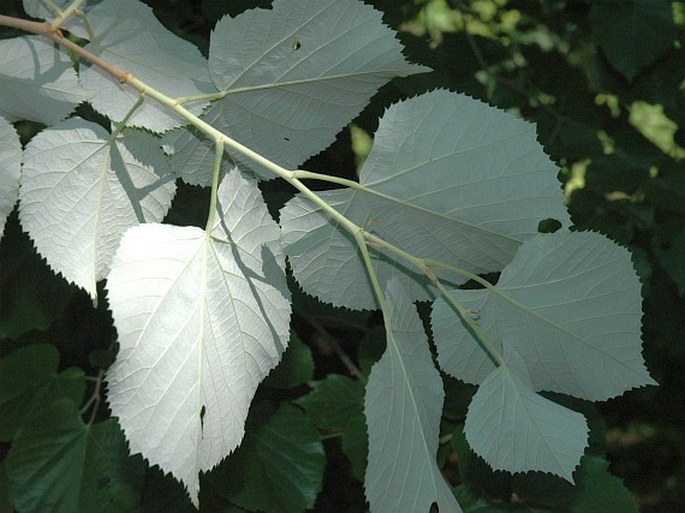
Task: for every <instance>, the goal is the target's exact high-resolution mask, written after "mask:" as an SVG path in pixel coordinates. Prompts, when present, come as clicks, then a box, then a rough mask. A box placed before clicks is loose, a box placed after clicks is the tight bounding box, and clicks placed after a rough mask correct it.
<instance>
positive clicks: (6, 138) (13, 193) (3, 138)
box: [0, 116, 22, 239]
mask: <svg viewBox="0 0 685 513" xmlns="http://www.w3.org/2000/svg"><path fill="white" fill-rule="evenodd" d="M21 155H22V149H21V143H20V142H19V135H17V132H16V131H15V130H14V127H13V126H12V125H10V124H9V122H8V121H7V120H6V119H5V118H3V117H2V116H0V239H2V234H3V233H4V230H5V221H6V220H7V216H8V215H9V214H10V212H12V210H13V209H14V205H15V204H16V202H17V197H18V196H19V171H20V169H21Z"/></svg>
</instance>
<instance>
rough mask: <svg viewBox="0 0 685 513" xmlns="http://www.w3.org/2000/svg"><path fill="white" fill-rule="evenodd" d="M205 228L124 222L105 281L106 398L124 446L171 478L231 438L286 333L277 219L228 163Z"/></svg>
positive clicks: (207, 461) (214, 458)
mask: <svg viewBox="0 0 685 513" xmlns="http://www.w3.org/2000/svg"><path fill="white" fill-rule="evenodd" d="M218 199H219V205H218V212H217V214H218V215H217V222H216V226H215V228H214V230H213V231H212V234H211V236H210V235H208V234H207V233H206V232H205V231H204V230H201V229H200V228H196V227H179V226H170V225H161V224H145V225H141V226H138V227H135V228H132V229H131V230H129V231H128V232H127V233H126V234H125V235H124V237H123V239H122V241H121V245H120V247H119V249H118V251H117V253H116V255H115V258H114V261H113V264H112V271H111V273H110V275H109V277H108V283H107V289H108V296H109V299H110V304H111V308H112V313H113V317H114V322H115V326H116V328H117V332H118V334H119V344H120V351H119V354H118V355H117V358H116V361H115V362H114V364H113V366H112V368H111V369H110V371H109V372H108V375H107V376H108V377H107V385H108V400H109V404H110V406H111V408H112V414H113V415H114V416H116V417H119V421H120V423H121V426H122V428H123V430H124V432H125V434H126V437H127V438H128V440H129V443H130V446H131V450H132V451H133V452H140V453H142V454H143V456H144V457H145V458H147V459H148V460H149V461H150V463H151V464H158V465H159V466H160V467H161V468H162V470H164V471H165V472H171V474H172V475H173V476H174V477H176V478H177V479H179V480H181V481H182V482H183V483H184V485H185V486H186V487H187V489H188V492H189V494H190V497H191V499H192V501H193V503H194V504H195V505H197V501H198V491H199V480H198V474H199V472H201V471H206V470H209V469H211V468H212V467H213V466H214V465H216V464H217V463H218V462H219V461H221V460H222V459H223V458H224V457H226V456H227V455H228V454H229V453H230V452H231V451H233V449H235V447H236V446H237V445H238V444H239V443H240V441H241V440H242V437H243V432H244V423H245V419H246V417H247V412H248V408H249V406H250V402H251V400H252V397H253V396H254V393H255V391H256V389H257V386H258V385H259V383H260V381H261V380H262V379H263V378H264V377H265V376H266V375H267V374H268V373H269V371H270V370H271V369H272V368H273V367H275V366H276V364H277V363H278V361H279V359H280V356H281V353H282V352H283V351H284V350H285V346H286V345H287V342H288V335H289V323H290V295H289V291H288V289H287V285H286V281H285V271H284V259H283V254H282V251H281V248H280V241H279V239H280V231H279V228H278V225H277V224H276V223H275V222H274V221H273V219H271V217H270V216H269V213H268V210H267V207H266V204H265V203H264V201H263V200H262V197H261V194H260V192H259V189H258V188H257V185H256V183H255V182H253V181H249V180H247V179H245V178H243V177H242V176H241V174H240V173H239V172H238V171H237V170H235V169H234V170H233V171H232V172H231V173H229V174H228V175H227V176H226V177H225V178H224V179H223V181H222V183H221V185H220V187H219V198H218Z"/></svg>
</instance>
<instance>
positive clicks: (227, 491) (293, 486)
mask: <svg viewBox="0 0 685 513" xmlns="http://www.w3.org/2000/svg"><path fill="white" fill-rule="evenodd" d="M254 410H255V411H253V412H251V413H250V420H249V421H248V427H247V433H246V435H245V440H244V441H243V443H242V444H241V446H240V447H239V448H238V450H236V452H235V454H233V455H231V456H230V457H229V458H228V460H227V461H226V462H225V463H223V464H222V465H220V466H219V467H218V468H217V469H216V471H214V472H212V473H211V474H209V476H208V478H209V479H214V480H215V481H216V482H217V489H218V490H219V491H220V492H221V491H223V492H222V494H223V495H224V496H225V497H226V498H228V499H229V500H231V501H232V502H234V503H236V504H237V505H238V506H240V507H242V508H245V509H247V510H250V511H266V512H269V513H282V512H285V511H287V512H292V513H296V512H300V511H302V512H303V511H305V510H306V509H309V508H312V507H313V506H314V502H315V500H316V496H317V495H318V493H319V490H320V489H321V485H322V482H323V469H324V464H325V456H324V451H323V445H322V443H321V440H320V439H319V435H318V433H317V432H316V429H315V428H314V426H313V425H312V424H310V422H309V420H308V419H307V417H306V415H305V414H304V413H303V412H302V411H301V410H299V409H297V408H294V407H293V406H290V405H288V404H283V405H281V407H280V408H279V409H278V410H277V411H275V412H273V413H271V412H269V411H268V409H267V408H264V407H260V406H257V407H256V408H255V409H254ZM219 483H220V486H219Z"/></svg>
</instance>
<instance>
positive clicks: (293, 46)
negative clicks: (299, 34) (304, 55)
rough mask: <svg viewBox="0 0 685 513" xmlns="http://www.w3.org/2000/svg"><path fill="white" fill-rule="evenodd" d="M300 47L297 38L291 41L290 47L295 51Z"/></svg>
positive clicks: (300, 44)
mask: <svg viewBox="0 0 685 513" xmlns="http://www.w3.org/2000/svg"><path fill="white" fill-rule="evenodd" d="M300 48H302V43H300V42H299V41H298V40H297V39H296V40H295V41H293V44H292V49H293V50H294V51H295V52H296V51H298V50H299V49H300Z"/></svg>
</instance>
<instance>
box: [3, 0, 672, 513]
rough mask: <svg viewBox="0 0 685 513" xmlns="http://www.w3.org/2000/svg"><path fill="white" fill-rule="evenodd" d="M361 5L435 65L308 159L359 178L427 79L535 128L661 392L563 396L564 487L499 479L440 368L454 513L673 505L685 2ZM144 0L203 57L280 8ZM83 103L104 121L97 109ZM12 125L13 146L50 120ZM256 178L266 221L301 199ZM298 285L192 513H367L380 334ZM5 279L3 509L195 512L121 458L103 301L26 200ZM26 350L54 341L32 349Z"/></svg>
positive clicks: (153, 472)
mask: <svg viewBox="0 0 685 513" xmlns="http://www.w3.org/2000/svg"><path fill="white" fill-rule="evenodd" d="M367 1H368V2H369V3H371V4H373V5H375V6H376V7H377V8H378V9H380V10H382V11H383V12H384V13H385V18H384V19H385V21H386V23H388V24H389V25H390V26H392V27H393V28H394V29H396V30H399V31H400V35H399V37H400V38H401V39H402V42H403V43H404V45H405V47H406V51H405V53H406V55H407V56H408V57H409V58H410V59H411V60H412V61H415V62H419V63H421V64H425V65H428V66H430V67H432V68H433V69H434V72H432V73H429V74H424V75H420V76H416V77H411V78H408V79H403V80H397V81H394V82H393V83H392V84H390V85H389V86H387V87H385V88H383V89H382V90H381V91H380V92H379V93H378V94H377V95H376V96H375V98H374V99H373V101H372V103H371V104H370V105H369V107H368V108H367V109H366V110H365V111H364V112H363V113H362V115H361V116H360V117H359V118H358V119H357V120H355V127H356V128H355V130H354V131H351V130H349V129H346V130H344V131H343V132H342V133H341V134H340V135H339V137H338V140H337V141H336V142H335V143H334V144H333V145H332V146H331V147H330V148H329V149H328V150H326V151H325V152H323V153H322V154H320V155H318V156H316V157H314V158H312V159H311V160H310V161H309V162H307V163H306V164H305V165H304V167H305V168H307V169H311V170H315V171H319V172H327V173H334V174H339V175H342V176H346V177H354V176H355V173H356V168H357V163H358V159H359V158H360V156H363V155H360V152H362V153H363V149H362V150H360V147H361V145H360V144H359V134H360V133H363V132H360V130H362V131H364V132H367V133H369V134H373V131H374V130H375V127H376V126H377V122H378V117H379V116H380V115H381V114H382V112H383V109H384V108H385V107H387V106H388V105H389V104H390V103H391V102H393V101H395V100H397V99H399V98H403V97H406V96H411V95H413V94H418V93H421V92H424V91H427V90H431V89H435V88H437V87H443V88H449V89H451V90H454V91H458V92H465V93H467V94H469V95H471V96H473V97H474V98H478V99H480V100H483V101H485V102H488V103H490V104H491V105H495V106H498V107H500V108H504V109H508V110H510V111H512V112H515V113H517V114H519V115H521V116H522V117H524V118H526V119H528V120H530V121H533V122H535V123H536V124H537V126H538V134H539V139H540V141H541V142H542V143H543V144H544V146H545V149H546V151H547V152H548V153H549V154H550V155H551V157H552V159H553V160H554V161H555V162H557V163H558V165H559V167H560V169H561V171H560V173H559V177H558V178H559V180H560V184H559V186H560V190H561V187H562V184H564V183H567V182H568V187H567V203H568V207H569V209H570V212H571V215H572V219H573V222H574V224H575V227H576V228H577V229H582V230H596V231H600V232H602V233H604V234H606V235H607V236H608V237H610V238H612V239H614V240H615V241H617V242H619V243H620V244H623V245H626V246H627V247H629V248H630V249H631V251H632V253H633V255H634V263H635V267H636V269H637V271H638V273H639V274H640V276H641V278H642V281H643V284H644V288H643V294H644V311H645V316H644V336H643V339H644V356H645V359H646V361H647V366H648V368H649V369H650V371H651V373H652V375H653V376H654V377H655V379H657V381H659V383H660V384H661V386H660V387H658V388H657V387H651V388H647V389H642V390H637V391H632V392H629V393H627V394H625V395H624V396H623V397H620V398H617V399H613V400H611V401H607V402H605V403H600V404H596V405H594V404H590V403H587V402H582V401H576V400H570V399H568V398H563V397H555V399H557V400H559V401H561V402H562V403H563V404H566V405H568V406H569V407H571V408H574V409H577V410H578V411H581V412H582V413H583V414H585V415H586V417H587V418H588V420H589V423H590V426H591V437H590V447H589V449H588V450H587V452H586V456H585V457H584V459H583V462H582V465H581V467H580V468H579V469H578V470H577V472H576V474H575V478H576V481H577V483H578V485H577V486H576V487H572V486H570V485H569V484H568V483H566V482H564V481H563V480H561V479H556V478H553V477H550V476H547V475H543V474H541V473H530V474H527V475H516V476H510V475H507V474H504V473H502V472H492V471H491V470H490V469H489V468H488V467H487V465H486V464H485V463H484V462H483V461H482V460H480V459H479V458H478V457H476V456H475V455H474V454H473V453H471V451H470V450H469V448H468V446H467V444H466V441H465V440H464V437H463V435H462V434H461V427H462V425H463V421H464V416H465V412H466V407H467V406H468V402H469V400H470V397H471V395H472V394H473V392H474V389H473V387H471V386H467V385H464V384H463V383H461V382H459V381H457V380H454V379H452V378H449V377H447V376H445V378H444V379H445V390H446V394H447V398H446V404H445V409H444V416H443V423H442V438H441V445H440V450H439V454H438V458H439V463H440V465H441V467H442V468H443V471H444V473H445V475H446V476H447V478H448V479H449V481H450V483H451V484H452V485H453V486H455V493H457V495H458V497H459V499H460V502H461V504H462V505H463V507H464V510H465V511H466V512H505V511H509V512H513V511H528V512H530V511H535V512H574V513H585V512H597V513H599V512H602V513H603V512H614V511H615V512H629V511H636V510H637V507H639V508H640V509H641V510H642V511H643V512H645V513H652V512H653V513H657V512H659V513H663V512H678V511H682V510H683V509H685V465H684V463H685V462H684V459H685V422H684V421H685V418H684V417H685V413H684V409H683V404H685V387H684V386H683V384H684V383H683V379H684V378H683V376H685V358H684V357H685V328H683V326H685V308H684V307H685V161H684V160H683V159H685V3H683V2H682V1H676V2H669V1H666V0H596V1H594V2H591V1H590V0H473V1H465V0H464V1H460V0H449V1H448V0H367ZM147 3H148V4H150V5H151V6H152V7H153V8H154V9H155V13H156V14H157V16H158V17H159V18H160V19H161V21H162V22H163V23H164V24H166V25H167V27H169V28H170V29H171V30H173V31H174V32H176V33H178V34H179V35H181V36H182V37H184V38H186V39H189V40H191V41H193V42H194V43H196V44H197V45H198V46H199V47H200V48H201V49H202V50H203V52H205V53H206V50H207V47H208V37H209V33H210V30H211V28H212V27H213V25H214V23H215V22H216V20H217V19H218V18H219V17H221V16H223V15H224V14H230V15H236V14H238V13H240V12H242V11H243V10H244V9H247V8H251V7H255V6H259V7H268V5H269V4H270V2H269V1H268V0H204V1H202V2H189V1H180V0H176V1H173V0H149V1H148V2H147ZM0 12H2V14H9V15H21V14H22V10H21V7H20V2H19V1H18V0H13V1H5V2H2V7H0ZM13 35H15V33H13V32H10V31H7V30H5V31H4V32H0V36H2V37H9V36H13ZM79 114H80V115H81V116H83V117H86V118H89V119H93V120H97V116H96V115H95V114H94V113H92V112H89V111H88V109H87V108H83V107H82V108H80V111H79ZM16 126H17V129H18V131H19V132H20V134H21V136H22V141H23V142H24V143H25V142H26V141H27V140H28V139H29V138H30V137H31V135H32V134H33V133H35V132H36V131H37V130H39V129H40V128H41V127H39V126H35V125H34V124H30V123H18V124H17V125H16ZM263 191H264V194H265V197H266V198H267V201H268V202H269V206H270V208H272V212H274V213H276V212H277V209H278V208H279V207H280V205H282V204H283V202H284V201H286V200H287V199H288V198H289V197H290V195H291V194H292V191H289V190H287V188H284V187H283V185H282V184H279V183H278V182H269V183H267V184H264V186H263ZM206 205H207V193H206V191H203V190H200V189H197V188H193V187H189V186H181V187H180V189H179V193H178V195H177V198H176V199H175V200H174V205H173V207H172V210H171V212H170V213H169V216H168V218H167V221H169V222H174V223H176V224H196V225H200V226H203V225H204V221H205V220H204V216H205V212H206ZM292 285H293V287H292V290H293V291H294V311H295V315H294V318H293V329H294V335H293V338H292V340H291V346H290V348H289V350H288V352H287V353H286V355H285V358H284V361H283V363H282V364H281V365H280V366H279V368H278V369H277V370H276V371H274V373H272V375H271V376H269V378H267V380H266V381H265V382H264V384H263V385H262V386H261V387H260V389H259V391H258V393H257V398H256V400H255V402H254V404H253V408H252V409H251V414H250V418H249V420H248V425H247V435H246V438H245V441H244V443H243V445H242V446H241V448H240V449H239V450H238V451H237V452H236V453H235V454H234V455H232V456H231V457H229V458H228V460H227V461H225V462H224V463H222V464H221V465H220V466H219V467H218V468H217V469H216V470H214V471H212V472H210V473H208V474H207V475H205V476H204V477H203V481H202V492H201V510H202V511H206V512H240V511H244V510H261V511H273V512H282V513H288V512H296V511H297V512H299V511H305V510H307V509H313V510H315V511H320V512H329V511H340V512H359V511H366V508H367V506H366V504H365V501H364V495H363V486H362V479H363V472H364V467H365V464H366V435H365V426H364V422H363V411H362V410H363V382H364V381H365V376H366V375H368V373H369V371H370V368H371V365H372V364H373V362H374V361H376V360H377V359H378V358H379V356H380V354H381V353H382V351H383V348H384V343H385V342H384V337H383V332H382V330H381V329H380V327H379V326H380V319H379V318H378V315H376V314H373V313H359V312H347V311H341V310H336V309H333V308H329V307H327V306H325V305H321V304H319V303H317V302H316V301H315V300H313V299H312V298H309V297H307V296H305V295H304V294H302V293H301V292H299V290H298V288H297V285H296V284H295V283H293V284H292ZM0 291H1V296H0V357H2V358H3V359H2V360H0V459H1V460H2V461H1V462H0V513H4V512H10V511H12V510H13V509H12V507H13V506H12V505H11V504H13V505H14V506H15V507H17V508H21V510H22V511H37V512H40V511H43V510H42V509H40V506H36V505H35V504H36V502H35V500H34V496H36V495H38V496H40V495H41V494H47V493H57V492H54V490H52V491H51V492H48V490H49V488H48V487H49V486H53V485H54V486H57V487H58V488H59V486H64V483H65V480H66V482H71V481H69V479H73V483H75V484H72V485H70V486H77V485H78V486H82V487H83V489H80V490H76V489H74V490H71V491H70V492H69V493H67V495H68V496H67V497H66V498H65V499H64V501H63V502H62V507H63V508H66V509H62V510H61V511H108V512H120V511H121V512H123V511H141V512H145V513H149V512H157V511H159V512H186V511H193V509H192V507H191V505H190V502H189V500H188V499H187V497H186V496H185V494H184V491H183V489H182V488H181V486H180V485H179V484H178V483H177V482H175V481H174V480H172V479H171V478H169V477H168V476H164V475H163V474H162V473H161V472H160V471H159V470H158V469H156V468H153V469H149V468H147V467H146V466H145V464H144V462H142V460H141V458H140V457H139V456H134V457H130V456H126V455H125V453H124V452H122V450H123V449H122V447H123V445H122V444H123V443H124V441H123V438H122V435H121V432H120V430H118V428H117V426H116V424H115V422H114V421H113V420H110V419H109V413H108V410H107V407H106V402H105V401H100V402H99V403H98V402H97V401H89V398H91V396H92V394H93V392H94V390H96V388H97V378H98V376H101V375H102V372H103V371H104V370H105V369H106V368H107V366H108V365H109V364H110V363H111V361H112V359H113V357H114V354H115V351H116V344H115V341H116V333H115V331H114V329H113V327H112V323H111V317H110V315H109V312H108V310H107V305H106V302H105V300H104V299H103V300H101V302H100V304H99V305H93V304H91V302H90V301H89V300H88V298H87V297H86V296H85V295H84V294H83V293H82V292H80V291H78V290H76V289H74V288H73V287H70V286H68V285H67V284H66V283H65V282H64V281H63V280H61V278H60V277H58V276H55V275H53V274H52V273H51V272H50V270H49V269H48V268H47V267H46V266H45V264H44V262H43V261H42V260H41V259H40V257H39V256H37V255H36V254H35V251H34V249H33V247H32V244H31V242H30V241H29V239H28V237H27V236H26V235H25V234H23V233H22V232H21V229H20V228H19V225H18V222H17V216H16V213H15V214H13V215H12V216H11V217H10V219H9V221H8V224H7V227H6V229H5V235H4V238H3V240H2V242H1V243H0ZM101 297H104V295H102V296H101ZM422 308H423V309H424V311H423V314H424V318H425V317H426V316H425V314H426V313H427V307H423V306H422ZM36 344H46V345H40V346H35V347H31V348H28V349H23V348H26V347H27V346H34V345H36ZM17 350H19V351H18V352H17ZM8 355H9V356H8ZM84 373H85V375H86V376H89V377H92V378H96V379H95V380H89V381H84V377H83V374H84ZM84 383H86V385H85V388H86V389H85V394H84V392H83V387H84ZM102 392H103V393H104V390H102ZM79 408H81V409H82V411H80V412H79V410H78V409H79ZM91 421H92V423H91ZM51 451H52V452H51ZM55 452H56V453H59V454H62V456H61V457H62V460H59V461H60V462H61V463H60V464H65V462H66V463H68V464H69V465H68V466H67V470H65V471H64V472H65V474H64V475H57V476H54V475H53V476H50V475H48V474H49V472H46V471H45V470H44V469H43V470H41V469H40V468H39V467H40V465H39V463H40V461H39V460H40V458H44V457H47V456H46V455H49V454H53V453H55ZM64 458H67V459H64ZM32 466H33V467H35V468H33V467H32ZM32 468H33V470H32ZM74 468H76V470H74ZM74 472H76V474H74ZM74 475H75V476H76V477H74ZM619 478H620V479H619ZM621 481H622V482H621ZM622 483H623V484H622ZM41 487H43V488H41ZM32 501H33V502H32Z"/></svg>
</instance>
